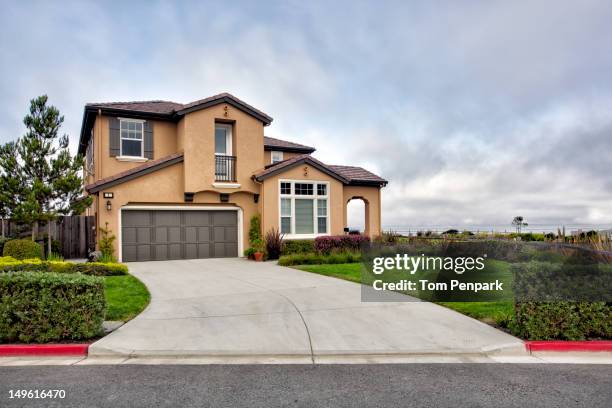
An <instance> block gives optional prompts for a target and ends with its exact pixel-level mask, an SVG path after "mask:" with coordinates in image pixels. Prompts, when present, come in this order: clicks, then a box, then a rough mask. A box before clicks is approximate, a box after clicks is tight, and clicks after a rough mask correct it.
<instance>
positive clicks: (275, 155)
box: [270, 150, 283, 164]
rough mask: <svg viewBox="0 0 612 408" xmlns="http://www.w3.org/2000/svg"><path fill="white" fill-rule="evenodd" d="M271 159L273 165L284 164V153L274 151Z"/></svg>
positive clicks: (271, 153)
mask: <svg viewBox="0 0 612 408" xmlns="http://www.w3.org/2000/svg"><path fill="white" fill-rule="evenodd" d="M270 157H271V158H272V164H274V163H278V162H282V161H283V152H281V151H278V150H272V151H271V152H270Z"/></svg>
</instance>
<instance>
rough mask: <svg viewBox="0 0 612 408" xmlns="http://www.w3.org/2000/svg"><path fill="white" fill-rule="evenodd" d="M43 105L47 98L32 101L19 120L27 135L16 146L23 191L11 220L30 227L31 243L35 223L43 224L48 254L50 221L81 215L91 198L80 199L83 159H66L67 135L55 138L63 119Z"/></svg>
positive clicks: (49, 247)
mask: <svg viewBox="0 0 612 408" xmlns="http://www.w3.org/2000/svg"><path fill="white" fill-rule="evenodd" d="M47 101H48V98H47V95H43V96H39V97H38V98H35V99H32V100H31V101H30V112H29V113H28V114H27V115H26V116H25V118H24V120H23V122H24V124H25V125H26V128H27V132H26V134H25V135H24V136H23V137H22V138H21V139H19V141H18V142H17V152H18V153H19V159H18V163H19V166H20V171H19V172H18V174H19V175H20V176H21V179H22V180H21V183H22V185H23V190H22V194H21V200H20V202H19V205H18V206H17V208H16V209H15V211H14V216H15V218H17V219H19V220H21V221H23V222H27V223H30V224H31V225H32V239H35V238H36V234H37V232H38V224H39V222H41V221H43V222H47V225H48V226H49V228H48V238H49V239H48V240H47V241H48V242H47V244H48V247H47V248H48V252H51V239H50V238H51V228H50V221H52V220H54V219H55V218H56V217H57V216H58V215H60V214H61V215H67V214H79V213H81V212H82V211H83V210H84V209H85V208H86V207H88V206H89V205H90V204H91V197H87V198H81V194H82V193H83V188H82V187H83V182H82V179H81V176H80V172H81V171H82V169H83V158H82V157H81V156H76V157H73V156H71V155H70V151H69V149H68V135H65V134H64V135H61V136H60V135H59V131H60V128H61V126H62V123H63V122H64V117H63V116H61V115H60V112H59V110H58V109H57V108H56V107H55V106H52V105H47Z"/></svg>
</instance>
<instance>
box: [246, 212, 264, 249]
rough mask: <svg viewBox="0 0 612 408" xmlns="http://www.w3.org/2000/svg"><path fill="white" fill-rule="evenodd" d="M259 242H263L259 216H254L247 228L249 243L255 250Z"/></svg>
mask: <svg viewBox="0 0 612 408" xmlns="http://www.w3.org/2000/svg"><path fill="white" fill-rule="evenodd" d="M259 241H262V242H263V240H262V238H261V217H260V216H259V214H255V215H254V216H252V217H251V224H250V226H249V243H250V244H251V246H252V247H254V248H256V247H257V243H258V242H259Z"/></svg>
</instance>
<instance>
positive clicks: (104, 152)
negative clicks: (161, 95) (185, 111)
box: [88, 116, 177, 182]
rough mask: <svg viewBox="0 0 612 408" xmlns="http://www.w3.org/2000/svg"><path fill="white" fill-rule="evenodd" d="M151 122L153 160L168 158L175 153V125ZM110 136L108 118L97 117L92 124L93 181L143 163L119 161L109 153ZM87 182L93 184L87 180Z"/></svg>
mask: <svg viewBox="0 0 612 408" xmlns="http://www.w3.org/2000/svg"><path fill="white" fill-rule="evenodd" d="M152 122H153V160H156V159H159V158H162V157H164V156H168V155H169V154H172V153H175V152H176V151H177V137H176V124H175V123H173V122H164V121H152ZM109 145H110V136H109V128H108V117H107V116H98V117H97V119H96V123H95V124H94V150H95V155H94V163H95V166H96V176H95V179H96V180H99V179H101V178H105V177H109V176H112V175H114V174H117V173H120V172H122V171H125V170H129V169H131V168H134V167H137V166H141V165H142V164H143V162H134V161H121V160H119V159H117V158H116V157H111V156H110V153H109ZM88 182H93V180H91V179H89V180H88Z"/></svg>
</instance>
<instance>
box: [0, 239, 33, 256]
mask: <svg viewBox="0 0 612 408" xmlns="http://www.w3.org/2000/svg"><path fill="white" fill-rule="evenodd" d="M2 255H4V256H12V257H13V258H15V259H31V258H42V255H43V249H42V247H41V246H40V245H39V244H37V243H36V242H34V241H32V240H30V239H12V240H10V241H7V242H6V243H5V244H4V249H3V250H2Z"/></svg>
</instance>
